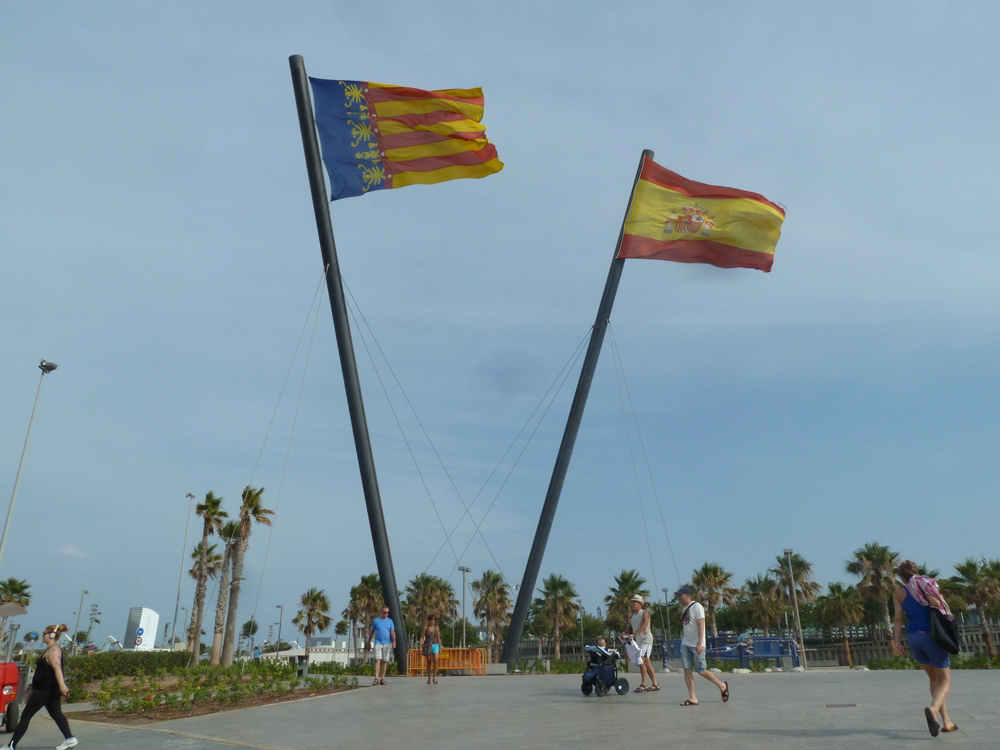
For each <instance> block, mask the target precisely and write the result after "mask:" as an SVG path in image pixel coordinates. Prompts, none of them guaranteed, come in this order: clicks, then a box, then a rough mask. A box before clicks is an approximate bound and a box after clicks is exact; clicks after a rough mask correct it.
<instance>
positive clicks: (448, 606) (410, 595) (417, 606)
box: [403, 573, 458, 632]
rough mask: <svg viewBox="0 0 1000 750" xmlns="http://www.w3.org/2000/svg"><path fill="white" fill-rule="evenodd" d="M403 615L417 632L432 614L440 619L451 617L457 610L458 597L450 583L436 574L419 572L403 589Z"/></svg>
mask: <svg viewBox="0 0 1000 750" xmlns="http://www.w3.org/2000/svg"><path fill="white" fill-rule="evenodd" d="M403 596H404V597H405V598H404V600H403V617H404V618H405V619H406V621H407V622H409V623H412V624H413V625H414V627H416V628H417V629H418V632H419V631H420V630H421V629H422V628H423V627H424V625H426V624H427V618H428V617H430V616H431V615H434V616H435V617H437V618H438V621H441V620H450V619H453V618H454V616H455V614H456V612H457V610H458V599H456V598H455V589H453V588H452V586H451V584H450V583H448V582H447V581H446V580H444V579H443V578H440V577H438V576H432V575H428V574H427V573H420V574H419V575H417V576H416V577H415V578H414V579H413V580H412V581H410V583H409V584H408V585H407V586H406V588H405V589H404V590H403Z"/></svg>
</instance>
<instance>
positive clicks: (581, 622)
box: [576, 599, 583, 654]
mask: <svg viewBox="0 0 1000 750" xmlns="http://www.w3.org/2000/svg"><path fill="white" fill-rule="evenodd" d="M576 603H577V604H579V605H580V653H581V654H582V653H583V599H577V600H576Z"/></svg>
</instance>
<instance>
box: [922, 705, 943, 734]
mask: <svg viewBox="0 0 1000 750" xmlns="http://www.w3.org/2000/svg"><path fill="white" fill-rule="evenodd" d="M924 718H925V719H927V731H929V732H930V733H931V737H937V736H938V732H940V731H941V725H940V724H938V723H937V719H935V718H934V712H933V711H931V710H930V709H929V708H925V709H924Z"/></svg>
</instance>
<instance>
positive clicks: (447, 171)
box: [365, 83, 503, 188]
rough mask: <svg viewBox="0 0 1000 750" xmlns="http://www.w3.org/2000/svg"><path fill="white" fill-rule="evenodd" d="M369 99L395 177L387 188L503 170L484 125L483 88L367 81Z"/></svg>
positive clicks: (388, 168) (386, 160)
mask: <svg viewBox="0 0 1000 750" xmlns="http://www.w3.org/2000/svg"><path fill="white" fill-rule="evenodd" d="M365 95H366V98H367V104H368V114H369V116H370V118H371V123H372V125H373V127H374V128H375V134H376V138H377V140H378V144H379V152H380V154H381V156H382V165H383V167H384V169H385V173H386V175H388V176H389V178H390V184H389V185H387V187H390V186H391V187H394V188H398V187H405V186H406V185H430V184H434V183H437V182H445V181H447V180H458V179H462V178H469V177H486V176H487V175H491V174H495V173H497V172H499V171H500V170H501V169H503V162H501V161H500V159H499V158H497V150H496V147H495V146H494V145H493V144H492V143H490V142H489V141H488V140H487V139H486V126H485V125H483V124H482V120H483V111H484V108H485V104H486V101H485V99H484V98H483V90H482V89H480V88H475V89H445V90H443V91H424V90H423V89H414V88H408V87H406V86H390V85H388V84H384V83H368V86H367V92H366V94H365Z"/></svg>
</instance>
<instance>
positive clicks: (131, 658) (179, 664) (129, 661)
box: [63, 651, 191, 687]
mask: <svg viewBox="0 0 1000 750" xmlns="http://www.w3.org/2000/svg"><path fill="white" fill-rule="evenodd" d="M190 656H191V655H190V654H187V653H184V652H183V651H102V652H99V653H96V654H82V655H80V656H67V657H66V659H65V661H64V663H63V669H64V673H65V675H66V684H67V685H68V686H70V687H73V686H74V685H76V686H79V685H83V684H85V683H88V682H93V681H95V680H103V679H105V678H107V677H114V676H115V675H125V676H127V677H131V676H134V675H135V674H137V673H139V672H144V673H146V674H153V673H155V672H157V671H158V670H164V671H165V672H170V673H174V672H176V670H178V669H182V668H184V667H185V666H186V665H187V662H188V659H189V658H190Z"/></svg>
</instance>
